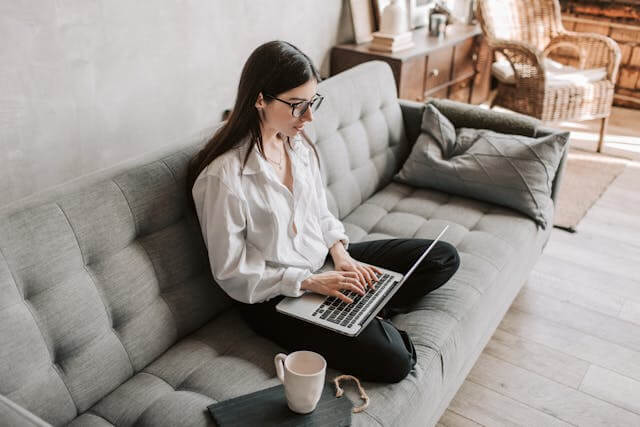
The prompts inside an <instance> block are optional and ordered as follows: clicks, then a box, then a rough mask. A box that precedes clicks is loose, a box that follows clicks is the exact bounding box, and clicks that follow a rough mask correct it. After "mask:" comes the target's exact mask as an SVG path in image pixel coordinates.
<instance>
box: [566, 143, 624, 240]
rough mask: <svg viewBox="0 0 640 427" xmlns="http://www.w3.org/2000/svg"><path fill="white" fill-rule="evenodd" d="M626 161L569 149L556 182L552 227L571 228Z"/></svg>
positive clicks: (573, 228) (574, 228)
mask: <svg viewBox="0 0 640 427" xmlns="http://www.w3.org/2000/svg"><path fill="white" fill-rule="evenodd" d="M627 162H628V160H626V159H624V158H621V157H613V156H608V155H604V154H599V153H595V152H590V151H583V150H577V149H570V150H569V154H568V155H567V164H566V167H565V170H564V174H563V176H562V180H561V182H560V191H559V193H558V199H557V203H556V212H555V218H554V227H558V228H562V229H564V230H567V231H570V232H575V231H576V227H577V226H578V224H579V223H580V220H581V219H582V218H583V217H584V216H585V215H586V213H587V211H589V209H590V208H591V206H593V204H594V203H595V202H596V201H597V200H598V199H599V198H600V196H601V195H602V194H603V193H604V191H605V190H606V189H607V187H608V186H609V184H611V183H612V182H613V180H614V179H615V178H616V177H617V176H618V175H620V173H621V172H622V171H623V170H624V168H625V166H626V164H627Z"/></svg>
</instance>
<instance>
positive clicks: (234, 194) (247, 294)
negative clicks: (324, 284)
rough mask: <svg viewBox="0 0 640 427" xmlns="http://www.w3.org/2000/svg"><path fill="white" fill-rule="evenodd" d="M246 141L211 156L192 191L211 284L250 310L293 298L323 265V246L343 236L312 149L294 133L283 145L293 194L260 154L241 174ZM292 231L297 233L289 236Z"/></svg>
mask: <svg viewBox="0 0 640 427" xmlns="http://www.w3.org/2000/svg"><path fill="white" fill-rule="evenodd" d="M248 145H249V141H248V139H247V140H246V141H245V143H244V144H243V145H242V146H241V147H240V148H237V149H232V150H230V151H228V152H226V153H224V154H223V155H222V156H220V157H218V158H216V159H215V160H214V161H213V162H211V163H210V164H209V165H208V166H207V167H206V168H205V169H203V170H202V172H201V173H200V175H199V176H198V178H197V179H196V181H195V184H194V186H193V189H192V195H193V200H194V202H195V206H196V211H197V214H198V219H199V221H200V227H201V229H202V235H203V237H204V241H205V243H206V246H207V249H208V253H209V262H210V264H211V269H212V273H213V276H214V278H215V280H216V282H217V283H218V284H219V285H220V286H221V287H222V289H224V290H225V292H227V294H229V296H231V297H232V298H234V299H236V300H238V301H241V302H244V303H249V304H253V303H256V302H262V301H266V300H269V299H271V298H273V297H275V296H277V295H286V296H293V297H298V296H301V295H303V294H304V293H305V292H304V291H303V290H301V289H300V284H301V283H302V281H303V280H304V279H306V278H307V277H309V276H310V275H311V274H312V272H314V271H316V270H318V269H319V268H320V267H322V265H323V264H324V261H325V259H326V257H327V254H328V252H329V248H330V247H331V246H333V244H335V243H336V242H337V241H338V240H341V241H342V242H343V244H344V245H345V247H348V245H349V238H348V236H347V235H346V234H345V229H344V226H343V225H342V223H341V222H340V221H339V220H338V219H337V218H336V217H335V216H333V214H332V213H331V212H330V211H329V209H328V208H327V199H326V193H325V188H324V184H323V182H322V177H321V174H320V169H319V168H318V162H317V160H316V158H315V155H314V153H313V152H312V149H311V148H310V147H309V146H308V145H307V144H306V143H305V142H304V141H302V137H301V136H300V135H297V136H296V137H295V138H294V139H293V140H292V147H293V148H289V144H287V143H285V144H284V146H285V149H286V150H287V152H288V153H289V158H290V160H291V168H292V175H293V193H291V192H290V191H289V189H288V188H287V187H286V186H285V185H284V184H282V182H281V181H280V180H279V179H278V177H277V175H276V172H275V170H274V169H273V167H272V166H271V165H270V164H269V163H268V162H267V161H266V160H265V159H264V158H263V157H262V156H261V155H260V152H259V151H258V146H257V144H256V145H254V147H253V149H252V151H251V154H250V155H249V158H248V160H247V163H246V165H245V166H244V169H243V166H242V165H243V161H244V158H245V154H246V153H247V149H248ZM294 224H295V229H297V233H296V232H295V231H294V230H295V229H294Z"/></svg>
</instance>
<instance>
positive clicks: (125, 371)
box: [0, 146, 231, 424]
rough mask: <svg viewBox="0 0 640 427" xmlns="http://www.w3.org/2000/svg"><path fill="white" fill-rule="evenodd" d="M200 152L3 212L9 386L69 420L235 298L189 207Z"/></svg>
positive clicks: (2, 299) (22, 399)
mask: <svg viewBox="0 0 640 427" xmlns="http://www.w3.org/2000/svg"><path fill="white" fill-rule="evenodd" d="M195 150H196V146H192V147H189V148H187V149H183V150H181V151H179V152H177V153H174V154H172V155H169V156H166V157H164V158H161V159H159V160H156V161H153V162H151V163H148V164H143V165H141V166H137V167H135V168H132V169H131V170H128V171H126V172H123V173H121V174H119V175H117V176H115V177H113V178H112V179H108V180H104V181H102V182H98V183H95V184H93V185H90V186H88V187H85V188H81V189H79V190H77V191H74V192H71V193H69V194H64V195H62V196H61V197H59V198H57V199H56V200H54V201H50V202H47V203H44V204H40V205H38V204H36V205H35V206H33V207H31V208H28V209H24V210H18V211H15V212H12V213H7V214H6V215H3V216H0V394H3V395H6V396H8V397H9V398H10V399H11V400H14V401H15V402H16V403H18V404H20V405H22V406H23V407H25V408H27V409H29V410H31V411H32V412H34V413H36V414H37V415H39V416H41V417H43V418H44V419H46V420H47V421H49V422H51V423H52V424H64V423H66V422H68V421H70V420H71V419H73V418H74V417H75V416H76V415H77V414H78V413H81V412H83V411H85V410H86V409H88V408H89V407H90V406H91V405H92V404H94V403H95V402H96V401H98V400H99V399H100V398H101V397H103V396H104V395H106V394H107V393H109V392H110V391H111V390H113V389H114V388H115V387H117V386H118V385H119V384H121V383H122V382H124V381H125V380H127V379H128V378H129V377H131V376H132V375H133V373H135V372H137V371H139V370H140V369H141V368H143V367H144V366H146V365H147V364H148V363H149V362H151V361H152V360H153V359H155V358H156V357H158V356H159V355H160V354H162V353H163V352H164V351H165V350H166V349H167V348H168V347H170V346H171V345H172V344H173V343H174V342H175V341H176V340H177V339H179V338H180V337H182V336H184V335H186V334H188V333H189V332H191V331H193V330H195V329H196V328H198V327H200V326H202V325H203V324H204V323H205V322H207V321H208V320H209V319H211V318H212V317H213V316H215V315H216V313H218V312H220V311H221V310H223V309H224V308H225V307H228V306H230V305H231V300H230V299H229V297H228V296H227V295H226V294H224V293H223V292H222V291H221V290H220V288H219V287H217V286H215V285H214V283H213V279H212V275H211V272H210V268H209V264H208V261H207V256H206V247H205V246H204V242H203V240H202V237H201V233H200V229H199V226H198V222H197V218H196V217H195V215H194V214H193V211H192V210H190V209H187V204H186V192H185V190H184V188H185V174H186V165H187V161H188V159H189V158H190V157H191V156H192V155H193V153H194V152H195Z"/></svg>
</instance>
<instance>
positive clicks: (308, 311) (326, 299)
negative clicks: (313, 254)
mask: <svg viewBox="0 0 640 427" xmlns="http://www.w3.org/2000/svg"><path fill="white" fill-rule="evenodd" d="M447 228H449V226H448V225H447V226H445V227H444V229H443V230H442V231H441V232H440V234H439V235H438V237H436V238H435V239H434V241H433V243H431V244H430V245H429V247H428V248H427V249H425V251H424V252H423V253H422V255H421V256H420V258H418V260H417V261H416V262H415V263H414V264H413V265H412V266H411V268H410V269H409V271H407V272H406V273H405V274H400V273H398V272H395V271H391V270H387V269H385V268H381V267H377V266H376V267H377V268H378V269H380V271H382V273H383V274H382V275H380V277H379V280H378V282H377V283H376V284H375V287H376V288H375V290H373V289H371V288H367V290H366V292H365V294H364V295H360V294H358V293H355V292H352V291H345V290H342V291H341V292H342V293H343V294H345V295H346V296H348V297H349V298H350V299H351V300H352V301H353V302H352V303H351V304H347V303H346V302H344V301H342V300H341V299H339V298H336V297H332V296H326V295H321V294H316V293H307V294H304V295H302V296H301V297H297V298H296V297H285V298H284V299H283V300H282V301H280V302H279V303H278V305H276V310H278V311H279V312H280V313H284V314H287V315H289V316H293V317H296V318H298V319H300V320H304V321H306V322H309V323H313V324H314V325H318V326H322V327H323V328H327V329H331V330H333V331H335V332H338V333H340V334H343V335H348V336H351V337H354V336H357V335H358V334H359V333H360V331H362V330H363V329H364V328H366V327H367V325H368V324H369V322H371V320H373V318H374V317H376V315H377V314H378V312H379V311H380V310H381V309H382V307H384V305H385V304H386V303H387V302H388V301H389V300H390V299H391V297H392V296H393V295H394V294H395V293H396V292H397V291H398V289H400V287H401V286H402V285H403V284H404V282H406V281H407V279H408V278H409V277H410V276H411V274H412V273H413V271H414V270H415V269H416V268H417V267H418V265H420V263H421V262H422V260H423V259H424V258H425V257H426V256H427V255H428V254H429V252H431V250H432V249H433V247H434V246H435V245H436V243H437V242H438V241H439V240H440V238H441V237H442V235H443V234H444V232H445V231H447ZM328 258H329V259H328V261H327V262H326V263H325V264H324V265H323V266H322V268H321V269H320V270H318V271H317V272H316V273H321V272H324V271H330V270H333V261H331V259H330V257H328Z"/></svg>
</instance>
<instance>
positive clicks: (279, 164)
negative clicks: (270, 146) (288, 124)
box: [264, 147, 284, 169]
mask: <svg viewBox="0 0 640 427" xmlns="http://www.w3.org/2000/svg"><path fill="white" fill-rule="evenodd" d="M283 148H284V147H283ZM282 153H283V152H282V151H280V161H279V162H275V161H273V160H271V159H270V158H269V157H268V156H267V153H265V154H264V156H265V157H266V158H267V160H268V161H269V162H270V163H273V164H274V165H276V166H277V167H278V169H282Z"/></svg>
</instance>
